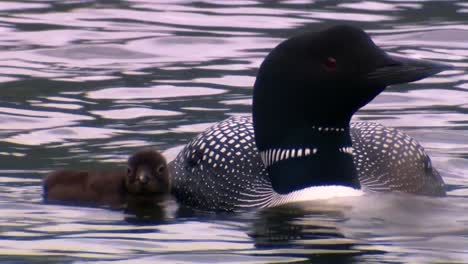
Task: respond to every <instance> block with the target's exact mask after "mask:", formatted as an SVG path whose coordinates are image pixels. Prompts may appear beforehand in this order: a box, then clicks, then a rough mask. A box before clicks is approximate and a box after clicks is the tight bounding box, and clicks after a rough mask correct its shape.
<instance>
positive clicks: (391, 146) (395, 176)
mask: <svg viewBox="0 0 468 264" xmlns="http://www.w3.org/2000/svg"><path fill="white" fill-rule="evenodd" d="M351 138H352V141H353V148H354V156H353V157H354V163H355V165H356V170H357V173H358V177H359V181H360V183H361V186H362V188H363V189H364V190H370V191H378V192H385V191H392V192H394V191H401V192H406V193H412V194H419V195H429V196H444V195H445V186H444V182H443V180H442V178H441V177H440V175H439V173H438V172H437V170H436V169H434V168H433V167H432V164H431V159H430V158H429V156H427V154H426V152H425V151H424V148H423V147H422V146H421V145H420V144H419V143H418V142H416V140H415V139H413V138H412V137H410V136H408V135H407V134H405V133H402V132H401V131H398V130H396V129H393V128H388V127H384V126H382V125H380V124H377V123H368V122H357V123H351Z"/></svg>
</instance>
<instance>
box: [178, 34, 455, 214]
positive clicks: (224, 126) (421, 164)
mask: <svg viewBox="0 0 468 264" xmlns="http://www.w3.org/2000/svg"><path fill="white" fill-rule="evenodd" d="M449 68H450V66H448V65H444V64H440V63H436V62H430V61H423V60H416V59H409V58H403V57H398V56H393V55H389V54H387V53H385V52H384V51H383V50H382V49H380V48H379V47H377V46H376V45H375V44H374V43H373V41H372V40H371V39H370V37H369V36H368V35H367V34H366V33H365V32H364V31H362V30H361V29H358V28H355V27H352V26H348V25H341V26H335V27H332V28H329V29H327V30H324V31H321V32H318V33H305V34H302V35H298V36H295V37H292V38H290V39H288V40H286V41H284V42H282V43H280V44H279V45H278V46H277V47H275V48H274V49H273V50H272V51H271V52H270V53H269V54H268V56H267V57H266V58H265V60H264V61H263V63H262V64H261V66H260V69H259V71H258V74H257V78H256V81H255V84H254V92H253V93H254V94H253V118H251V117H231V118H228V119H226V120H224V121H222V122H220V123H217V124H215V125H214V126H212V127H210V128H208V129H207V130H206V131H204V132H202V133H201V134H200V135H198V136H197V137H195V138H194V139H193V140H192V141H190V142H189V143H188V144H187V145H186V146H185V148H184V149H183V150H182V151H181V152H180V153H179V154H178V156H177V157H176V159H175V160H174V161H173V162H172V163H171V164H170V166H171V171H172V182H173V189H172V192H173V194H174V196H175V197H176V198H177V200H178V202H179V203H181V204H183V205H186V206H190V207H193V208H198V209H204V210H225V211H233V210H238V209H243V208H249V207H265V206H274V205H279V204H282V203H286V202H289V201H295V200H306V199H309V198H308V193H309V191H310V190H311V189H314V188H317V187H318V186H341V187H340V188H335V189H334V190H335V191H337V192H338V193H337V195H340V193H339V192H341V191H343V190H345V189H346V190H349V189H351V188H352V189H351V190H355V191H357V190H363V191H378V192H389V191H397V192H405V193H412V194H419V195H428V196H444V195H445V190H444V182H443V180H442V178H441V177H440V175H439V173H438V172H437V171H436V170H435V169H434V168H433V167H432V165H431V161H430V158H429V157H428V156H427V154H426V153H425V152H424V149H423V148H422V147H421V146H420V145H419V144H418V143H417V142H416V141H415V140H414V139H413V138H411V137H409V136H408V135H406V134H404V133H402V132H400V131H397V130H395V129H392V128H387V127H384V126H382V125H380V124H376V123H365V122H358V123H350V120H351V117H352V115H353V114H354V113H355V112H356V111H357V110H358V109H359V108H361V107H362V106H364V105H366V104H367V103H369V102H370V101H371V100H372V99H373V98H374V97H376V96H377V95H378V94H379V93H381V92H382V91H383V90H384V89H385V87H386V86H388V85H392V84H399V83H406V82H412V81H416V80H420V79H422V78H425V77H427V76H431V75H434V74H436V73H438V72H441V71H443V70H446V69H449ZM345 187H347V188H345ZM354 194H355V193H354V192H353V191H351V192H350V193H349V195H354ZM328 195H329V196H330V195H331V196H333V194H330V193H328ZM343 195H347V194H343ZM304 197H305V198H304Z"/></svg>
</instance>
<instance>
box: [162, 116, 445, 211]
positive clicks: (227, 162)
mask: <svg viewBox="0 0 468 264" xmlns="http://www.w3.org/2000/svg"><path fill="white" fill-rule="evenodd" d="M351 138H352V140H353V148H354V151H353V160H354V164H355V166H356V170H357V172H358V178H359V182H360V183H361V186H362V188H363V189H364V190H368V191H376V192H390V191H393V192H394V191H400V192H405V193H412V194H419V195H429V196H443V195H445V191H444V183H443V181H442V178H441V177H440V176H439V174H438V172H437V171H436V170H435V169H434V168H432V166H431V161H430V158H429V157H428V156H427V155H426V154H425V152H424V149H423V148H422V147H421V145H419V144H418V143H417V142H416V141H415V140H414V139H413V138H411V137H410V136H408V135H407V134H404V133H402V132H400V131H398V130H396V129H392V128H387V127H384V126H382V125H380V124H376V123H366V122H357V123H351ZM170 166H171V167H172V177H173V178H172V181H173V185H174V188H173V194H174V195H175V197H176V198H177V200H178V201H179V202H181V203H182V204H184V205H187V206H190V207H193V208H199V209H204V210H224V211H233V210H238V209H245V208H255V207H266V206H270V205H278V202H277V200H279V196H280V195H279V194H277V193H276V192H275V191H274V190H273V188H272V185H271V182H270V179H269V177H268V172H267V170H266V168H265V167H264V165H263V161H262V159H261V157H260V154H259V152H258V149H257V148H256V146H255V138H254V131H253V124H252V118H251V117H246V116H236V117H231V118H228V119H226V120H224V121H222V122H219V123H217V124H215V125H213V126H212V127H210V128H208V129H207V130H206V131H204V132H203V133H201V134H200V135H198V136H197V137H196V138H194V139H193V140H192V141H190V142H189V143H188V144H187V146H185V148H184V149H183V150H182V151H181V152H180V153H179V155H178V156H177V157H176V159H175V160H174V161H173V162H172V163H171V164H170ZM285 177H287V175H285ZM311 177H313V175H311ZM284 202H287V199H283V200H282V203H284Z"/></svg>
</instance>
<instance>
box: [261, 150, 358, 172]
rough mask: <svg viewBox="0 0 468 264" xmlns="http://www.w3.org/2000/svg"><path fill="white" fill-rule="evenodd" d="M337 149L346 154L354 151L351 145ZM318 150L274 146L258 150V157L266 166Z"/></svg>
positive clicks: (304, 155)
mask: <svg viewBox="0 0 468 264" xmlns="http://www.w3.org/2000/svg"><path fill="white" fill-rule="evenodd" d="M338 151H339V152H342V153H346V154H353V153H354V149H353V148H352V147H341V148H338ZM318 152H319V150H318V149H317V148H305V147H304V148H274V149H267V150H264V151H260V157H261V158H262V161H263V165H265V167H267V168H268V167H269V166H271V165H273V164H275V163H277V162H279V161H282V160H288V159H294V158H301V157H308V156H312V155H316V154H317V153H318Z"/></svg>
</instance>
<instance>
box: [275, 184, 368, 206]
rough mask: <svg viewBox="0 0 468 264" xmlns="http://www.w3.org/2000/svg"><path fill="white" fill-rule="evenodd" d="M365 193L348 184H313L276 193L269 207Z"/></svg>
mask: <svg viewBox="0 0 468 264" xmlns="http://www.w3.org/2000/svg"><path fill="white" fill-rule="evenodd" d="M363 194H364V192H363V191H361V190H358V189H354V188H351V187H346V186H339V185H331V186H313V187H309V188H305V189H302V190H298V191H294V192H291V193H288V194H276V195H275V196H274V198H273V201H272V203H271V204H270V205H269V206H268V207H273V206H278V205H282V204H287V203H295V202H305V201H314V200H325V199H331V198H337V197H351V196H361V195H363Z"/></svg>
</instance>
